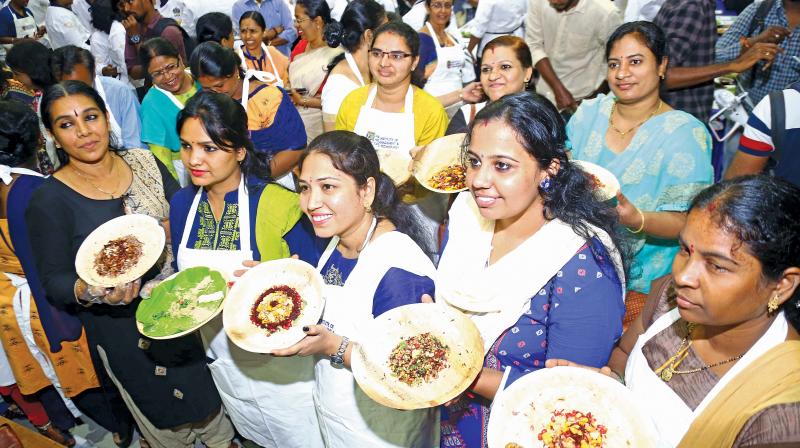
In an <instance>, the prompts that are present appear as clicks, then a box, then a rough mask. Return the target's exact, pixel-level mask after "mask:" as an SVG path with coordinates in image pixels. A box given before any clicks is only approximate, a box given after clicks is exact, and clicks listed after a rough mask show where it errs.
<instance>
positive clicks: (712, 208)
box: [706, 201, 717, 213]
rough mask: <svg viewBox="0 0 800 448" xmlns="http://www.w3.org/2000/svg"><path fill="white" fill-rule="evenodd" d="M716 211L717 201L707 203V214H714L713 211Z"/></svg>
mask: <svg viewBox="0 0 800 448" xmlns="http://www.w3.org/2000/svg"><path fill="white" fill-rule="evenodd" d="M716 209H717V201H713V202H711V203H709V204H708V207H706V210H708V212H709V213H714V210H716Z"/></svg>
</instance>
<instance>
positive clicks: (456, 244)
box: [436, 93, 625, 447]
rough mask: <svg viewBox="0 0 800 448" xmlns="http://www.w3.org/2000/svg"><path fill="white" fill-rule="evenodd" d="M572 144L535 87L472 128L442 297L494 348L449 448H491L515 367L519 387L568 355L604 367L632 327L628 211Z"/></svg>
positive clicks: (455, 418) (445, 414)
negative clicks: (573, 154) (492, 423)
mask: <svg viewBox="0 0 800 448" xmlns="http://www.w3.org/2000/svg"><path fill="white" fill-rule="evenodd" d="M532 117H533V118H532ZM565 140H566V134H565V132H564V124H563V121H562V120H561V117H560V116H559V114H558V111H557V110H556V109H555V107H553V105H552V104H551V103H550V102H549V101H548V100H547V99H545V98H543V97H541V96H539V95H536V94H530V93H515V94H511V95H507V96H505V97H503V98H501V99H499V100H497V101H493V102H491V103H489V104H488V105H487V106H486V107H485V108H484V109H483V110H482V111H480V112H479V113H478V114H477V115H476V116H475V120H474V121H473V123H472V125H471V127H470V133H469V134H468V136H467V139H466V142H465V148H466V149H465V151H466V152H465V155H464V160H465V161H466V176H467V178H466V183H467V187H468V188H469V191H468V192H464V193H461V194H459V195H458V197H457V198H456V200H455V202H454V203H453V206H452V207H451V209H450V214H449V224H448V230H447V234H446V236H445V243H444V249H443V251H442V255H441V258H440V262H439V266H438V270H437V276H436V299H437V301H439V302H444V303H446V304H448V305H450V306H453V307H455V308H456V309H459V310H460V311H462V312H463V313H465V314H467V315H468V316H469V317H470V318H471V319H472V320H473V322H474V323H475V324H476V325H477V326H478V329H479V330H480V333H481V337H482V339H483V343H484V350H485V354H486V355H485V361H484V368H483V370H482V371H481V373H480V374H479V375H478V378H477V379H476V380H475V382H474V383H473V384H472V385H471V386H470V388H469V390H468V391H467V392H465V393H464V394H463V395H461V396H460V397H458V398H457V399H455V400H453V401H451V402H450V403H449V404H448V405H446V406H444V407H443V408H442V416H441V426H442V443H441V446H443V447H482V446H486V440H485V436H486V428H487V426H486V425H487V423H488V418H489V406H490V405H491V401H492V399H493V398H494V396H495V394H496V393H497V392H498V390H500V389H501V388H502V387H504V384H503V383H504V380H503V371H504V370H507V371H508V373H507V375H508V377H507V380H505V384H506V385H507V384H511V383H512V382H513V381H515V380H516V379H518V378H519V377H521V376H522V375H524V374H526V373H528V372H532V371H535V370H537V369H541V368H543V367H544V364H545V361H546V360H547V359H549V358H553V357H559V358H561V357H563V356H562V355H561V354H562V353H569V354H570V356H571V357H578V358H581V359H583V360H584V362H583V363H584V364H588V365H594V366H602V365H604V364H605V361H604V360H606V359H607V358H608V356H609V355H610V354H611V350H612V349H613V347H614V343H615V341H616V340H617V338H619V336H620V334H621V333H622V316H623V313H624V310H625V306H624V303H623V298H624V291H625V286H624V285H625V273H624V268H623V257H622V256H621V252H620V239H619V237H618V236H617V235H616V234H615V232H614V225H615V222H616V214H615V213H614V210H613V209H612V208H609V207H607V206H605V205H603V204H602V203H599V202H597V200H596V199H595V198H594V195H593V193H592V191H591V189H590V186H589V181H588V180H587V178H586V176H585V175H584V173H583V171H581V170H580V169H579V168H578V167H576V166H575V165H573V164H572V163H571V162H570V161H569V159H568V158H567V155H566V150H565Z"/></svg>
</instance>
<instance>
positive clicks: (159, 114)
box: [139, 37, 200, 185]
mask: <svg viewBox="0 0 800 448" xmlns="http://www.w3.org/2000/svg"><path fill="white" fill-rule="evenodd" d="M139 60H140V61H141V63H142V66H143V67H144V68H145V69H146V70H147V76H148V77H149V78H150V79H151V80H152V81H153V87H151V88H150V90H149V91H148V92H147V95H145V96H144V99H143V100H142V108H141V114H142V143H146V144H147V146H148V147H150V151H152V152H153V154H154V155H155V156H156V157H157V158H158V160H160V161H161V163H163V164H164V166H166V167H167V169H169V172H170V174H172V176H173V177H174V178H175V179H176V180H177V181H178V182H179V183H180V184H181V185H185V184H186V183H187V182H188V176H187V174H186V169H185V168H184V166H183V162H181V156H180V150H181V141H180V137H178V131H177V130H176V129H175V123H177V119H178V112H180V111H181V109H183V106H184V105H185V104H186V102H187V101H189V98H191V97H192V96H194V94H195V93H197V91H198V90H200V84H199V83H197V82H196V81H195V80H194V78H192V75H191V74H190V73H189V72H187V71H186V67H185V66H184V65H183V64H184V61H182V60H181V57H180V55H179V54H178V50H176V49H175V47H174V46H173V45H172V44H171V43H170V42H169V41H168V40H166V39H164V38H161V37H157V38H155V39H150V40H148V41H147V42H145V43H144V44H142V47H141V48H140V49H139Z"/></svg>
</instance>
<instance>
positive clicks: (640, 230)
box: [626, 207, 644, 233]
mask: <svg viewBox="0 0 800 448" xmlns="http://www.w3.org/2000/svg"><path fill="white" fill-rule="evenodd" d="M636 211H637V212H639V216H640V217H641V218H642V225H640V226H639V228H638V229H636V230H631V229H630V227H626V228H627V229H628V232H631V233H641V232H642V230H644V213H642V211H641V210H639V207H636Z"/></svg>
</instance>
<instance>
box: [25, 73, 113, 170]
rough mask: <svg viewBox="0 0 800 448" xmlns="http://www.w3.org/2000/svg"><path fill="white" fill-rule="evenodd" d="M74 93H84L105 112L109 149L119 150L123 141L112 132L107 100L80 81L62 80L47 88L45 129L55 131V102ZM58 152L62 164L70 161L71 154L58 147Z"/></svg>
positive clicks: (43, 113)
mask: <svg viewBox="0 0 800 448" xmlns="http://www.w3.org/2000/svg"><path fill="white" fill-rule="evenodd" d="M72 95H83V96H85V97H86V98H89V99H90V100H92V101H94V103H95V104H97V108H98V109H100V110H101V111H102V112H103V115H104V116H105V118H106V123H108V133H109V136H108V147H109V148H108V149H109V150H111V151H118V150H119V149H120V148H121V142H118V141H116V138H115V137H114V134H113V133H112V132H111V124H110V123H109V121H108V109H106V102H105V101H103V97H101V96H100V94H99V93H97V90H94V89H93V88H92V87H91V86H88V85H86V84H84V83H82V82H80V81H72V80H69V81H61V82H59V83H58V84H53V85H52V86H50V87H48V88H47V90H45V92H44V95H42V102H41V103H40V110H41V115H42V124H43V125H44V127H45V129H47V130H48V131H50V132H51V133H52V132H53V117H52V114H51V109H52V108H53V103H55V102H56V101H58V100H60V99H61V98H65V97H68V96H72ZM56 152H57V155H58V160H59V161H60V162H61V164H62V165H65V164H66V163H67V162H69V155H68V154H67V153H66V151H64V150H63V149H61V148H58V149H56Z"/></svg>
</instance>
